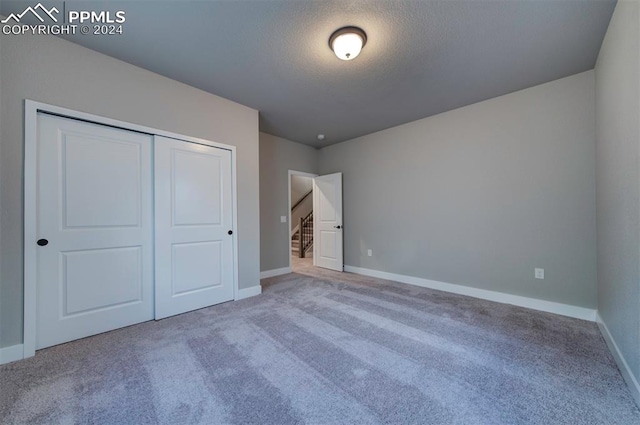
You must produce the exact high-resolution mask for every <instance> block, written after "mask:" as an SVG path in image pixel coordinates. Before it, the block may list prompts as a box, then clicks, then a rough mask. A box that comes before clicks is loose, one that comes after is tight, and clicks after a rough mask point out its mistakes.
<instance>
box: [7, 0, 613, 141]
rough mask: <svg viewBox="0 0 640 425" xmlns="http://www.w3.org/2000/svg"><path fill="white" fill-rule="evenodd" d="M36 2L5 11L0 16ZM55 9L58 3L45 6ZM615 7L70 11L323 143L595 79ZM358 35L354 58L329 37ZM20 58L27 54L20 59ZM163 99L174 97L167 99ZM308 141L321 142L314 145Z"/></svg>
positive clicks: (236, 6) (85, 40)
mask: <svg viewBox="0 0 640 425" xmlns="http://www.w3.org/2000/svg"><path fill="white" fill-rule="evenodd" d="M35 3H36V1H29V2H24V1H19V2H13V1H6V0H3V1H2V3H1V5H0V13H2V14H4V15H8V14H9V13H11V12H20V11H22V10H23V9H24V8H25V6H26V5H29V4H35ZM42 3H43V4H44V5H46V6H51V5H56V6H58V7H59V8H60V9H61V10H62V1H42ZM614 6H615V1H614V0H492V1H488V0H444V1H402V0H388V1H379V0H378V1H371V0H366V1H364V0H322V1H319V0H252V1H249V0H236V1H233V0H225V1H186V0H181V1H153V2H152V1H141V0H137V1H82V2H78V1H66V4H65V5H64V7H65V8H66V10H111V11H116V10H124V11H125V12H126V22H125V24H124V34H123V35H117V36H91V35H79V34H78V35H76V36H69V37H65V38H67V39H69V40H71V41H73V42H75V43H78V44H81V45H83V46H86V47H89V48H91V49H94V50H97V51H99V52H102V53H105V54H107V55H109V56H113V57H115V58H118V59H121V60H123V61H126V62H129V63H132V64H134V65H138V66H140V67H143V68H146V69H148V70H151V71H154V72H157V73H159V74H162V75H165V76H167V77H170V78H173V79H175V80H178V81H182V82H184V83H186V84H189V85H192V86H195V87H198V88H200V89H202V90H206V91H208V92H211V93H214V94H217V95H219V96H223V97H225V98H228V99H231V100H234V101H236V102H239V103H242V104H244V105H247V106H250V107H253V108H256V109H258V110H260V129H261V131H264V132H267V133H271V134H274V135H277V136H281V137H285V138H287V139H290V140H294V141H298V142H301V143H305V144H308V145H311V146H316V147H320V146H326V145H330V144H333V143H337V142H340V141H344V140H347V139H350V138H353V137H357V136H361V135H364V134H367V133H371V132H374V131H378V130H381V129H384V128H388V127H392V126H395V125H399V124H402V123H405V122H409V121H413V120H416V119H419V118H424V117H427V116H430V115H434V114H437V113H440V112H444V111H447V110H451V109H454V108H458V107H461V106H464V105H468V104H471V103H475V102H478V101H481V100H485V99H489V98H492V97H496V96H500V95H503V94H506V93H510V92H513V91H516V90H520V89H523V88H526V87H531V86H534V85H537V84H541V83H544V82H547V81H551V80H555V79H558V78H561V77H565V76H568V75H572V74H575V73H578V72H582V71H586V70H589V69H592V68H593V67H594V65H595V61H596V58H597V55H598V51H599V49H600V45H601V43H602V40H603V38H604V34H605V32H606V29H607V26H608V23H609V20H610V18H611V15H612V13H613V9H614ZM346 25H356V26H359V27H361V28H362V29H364V30H365V32H366V33H367V36H368V41H367V45H366V46H365V48H364V49H363V51H362V53H361V55H360V56H359V57H358V58H356V59H355V60H353V61H348V62H344V61H340V60H338V59H337V58H336V57H335V56H334V55H333V53H332V52H331V50H330V48H329V46H328V39H329V36H330V35H331V33H332V32H333V31H334V30H336V29H338V28H340V27H342V26H346ZM25 54H27V53H25ZM168 101H170V100H169V99H168ZM318 133H323V134H326V136H327V137H326V139H325V140H324V141H323V142H320V141H318V140H317V139H316V135H317V134H318Z"/></svg>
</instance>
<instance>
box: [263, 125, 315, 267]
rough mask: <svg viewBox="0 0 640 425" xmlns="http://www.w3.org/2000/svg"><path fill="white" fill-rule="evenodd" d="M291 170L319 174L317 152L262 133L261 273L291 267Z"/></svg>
mask: <svg viewBox="0 0 640 425" xmlns="http://www.w3.org/2000/svg"><path fill="white" fill-rule="evenodd" d="M289 170H295V171H304V172H306V173H317V171H318V156H317V151H316V149H314V148H311V147H309V146H305V145H302V144H300V143H295V142H292V141H289V140H286V139H282V138H280V137H276V136H272V135H270V134H267V133H260V270H261V271H266V270H274V269H280V268H283V267H289V244H290V236H289V223H280V216H283V215H284V216H287V215H288V214H287V209H288V204H289V193H288V190H289V183H288V181H287V179H288V178H289Z"/></svg>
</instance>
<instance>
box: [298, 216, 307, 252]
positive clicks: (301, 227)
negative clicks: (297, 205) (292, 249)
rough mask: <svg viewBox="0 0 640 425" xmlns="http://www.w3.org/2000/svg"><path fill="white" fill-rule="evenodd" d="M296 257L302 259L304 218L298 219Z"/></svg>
mask: <svg viewBox="0 0 640 425" xmlns="http://www.w3.org/2000/svg"><path fill="white" fill-rule="evenodd" d="M298 235H299V237H298V243H299V245H298V247H299V248H298V257H299V258H304V242H305V241H304V237H305V234H304V218H302V217H300V223H299V227H298Z"/></svg>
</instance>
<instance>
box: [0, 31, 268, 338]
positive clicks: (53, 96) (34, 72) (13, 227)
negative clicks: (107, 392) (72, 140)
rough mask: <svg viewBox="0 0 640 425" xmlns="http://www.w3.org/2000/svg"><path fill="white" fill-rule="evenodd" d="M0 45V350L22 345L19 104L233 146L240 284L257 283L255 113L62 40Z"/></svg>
mask: <svg viewBox="0 0 640 425" xmlns="http://www.w3.org/2000/svg"><path fill="white" fill-rule="evenodd" d="M0 39H1V40H2V56H1V57H0V67H1V68H0V69H1V73H2V108H3V109H2V114H1V119H2V133H1V134H0V137H1V138H2V157H1V159H0V172H1V174H0V179H1V181H2V187H1V189H0V202H1V205H2V210H1V215H0V228H2V234H1V239H0V252H1V253H2V259H1V265H2V269H1V271H2V274H1V275H0V303H1V311H2V317H1V318H0V319H1V320H2V322H1V323H0V346H11V345H14V344H19V343H20V342H21V341H22V290H23V281H22V251H23V249H22V232H23V219H22V217H23V211H22V204H23V196H22V176H23V143H24V138H23V137H24V136H23V134H24V133H23V116H24V99H32V100H36V101H41V102H45V103H50V104H54V105H59V106H63V107H67V108H71V109H75V110H79V111H83V112H88V113H92V114H96V115H100V116H105V117H109V118H114V119H119V120H123V121H128V122H131V123H135V124H141V125H146V126H150V127H154V128H158V129H161V130H167V131H172V132H175V133H180V134H184V135H187V136H194V137H200V138H203V139H209V140H214V141H217V142H221V143H227V144H230V145H234V146H236V147H237V165H238V175H237V176H238V210H239V211H238V238H239V267H240V273H239V283H240V288H247V287H252V286H255V285H258V284H259V267H260V265H259V258H260V252H259V250H260V246H259V238H258V235H259V232H260V229H259V199H258V196H259V194H258V191H259V187H258V185H259V183H258V179H259V176H258V112H257V111H255V110H253V109H250V108H247V107H245V106H242V105H239V104H237V103H234V102H231V101H228V100H225V99H222V98H220V97H217V96H213V95H211V94H208V93H205V92H203V91H200V90H197V89H194V88H192V87H189V86H186V85H184V84H181V83H178V82H176V81H172V80H169V79H167V78H164V77H161V76H159V75H157V74H153V73H151V72H148V71H145V70H143V69H140V68H137V67H134V66H132V65H129V64H126V63H124V62H121V61H118V60H116V59H112V58H109V57H107V56H104V55H102V54H99V53H96V52H94V51H91V50H88V49H86V48H83V47H80V46H78V45H75V44H72V43H70V42H67V41H64V40H62V39H60V38H56V37H48V36H42V35H38V36H11V35H10V36H5V35H0Z"/></svg>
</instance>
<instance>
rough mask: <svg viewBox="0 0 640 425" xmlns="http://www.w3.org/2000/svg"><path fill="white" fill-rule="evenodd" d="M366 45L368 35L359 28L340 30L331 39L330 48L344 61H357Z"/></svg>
mask: <svg viewBox="0 0 640 425" xmlns="http://www.w3.org/2000/svg"><path fill="white" fill-rule="evenodd" d="M365 44H367V34H365V32H364V31H362V29H360V28H358V27H344V28H340V29H339V30H337V31H335V32H334V33H333V34H331V37H329V47H331V50H333V53H335V54H336V56H337V57H338V58H339V59H342V60H343V61H350V60H352V59H355V58H356V56H358V55H359V54H360V50H362V48H363V47H364V45H365Z"/></svg>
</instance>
